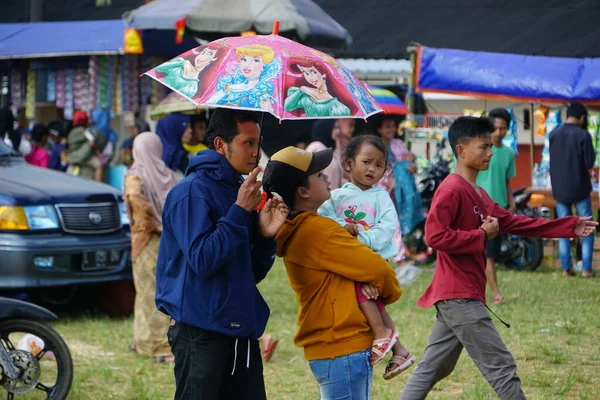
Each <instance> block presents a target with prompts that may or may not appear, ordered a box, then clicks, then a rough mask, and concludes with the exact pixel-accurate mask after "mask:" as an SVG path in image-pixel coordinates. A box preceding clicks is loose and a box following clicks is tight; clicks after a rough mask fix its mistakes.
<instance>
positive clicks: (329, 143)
mask: <svg viewBox="0 0 600 400" xmlns="http://www.w3.org/2000/svg"><path fill="white" fill-rule="evenodd" d="M334 124H335V120H334V119H322V120H319V121H317V122H315V124H314V125H313V127H312V139H313V140H314V141H315V142H321V143H323V144H324V145H325V147H331V148H332V149H335V141H334V140H333V138H332V137H331V134H332V132H333V127H334Z"/></svg>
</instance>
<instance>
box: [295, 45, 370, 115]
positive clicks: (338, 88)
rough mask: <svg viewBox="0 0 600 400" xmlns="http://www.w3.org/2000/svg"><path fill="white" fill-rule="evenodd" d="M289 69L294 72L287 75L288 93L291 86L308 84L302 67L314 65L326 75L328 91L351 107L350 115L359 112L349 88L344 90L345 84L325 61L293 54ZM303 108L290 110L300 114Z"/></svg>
mask: <svg viewBox="0 0 600 400" xmlns="http://www.w3.org/2000/svg"><path fill="white" fill-rule="evenodd" d="M287 67H288V70H289V71H290V72H291V73H292V74H293V75H290V74H287V75H286V76H285V90H284V93H287V92H288V90H289V88H291V87H301V86H305V85H306V84H307V82H306V79H304V74H303V73H302V70H300V67H302V68H311V67H313V68H314V69H316V70H317V71H319V73H320V74H321V75H325V76H326V78H325V84H326V85H327V91H328V92H329V94H330V95H331V96H332V97H335V98H336V99H338V100H339V101H340V103H342V104H343V105H345V106H346V107H348V108H349V109H350V115H355V114H356V113H357V112H358V107H357V106H356V104H355V102H354V100H353V98H352V97H351V96H350V94H349V93H348V90H344V85H343V84H341V83H339V82H337V81H336V80H335V79H334V77H333V73H332V72H331V69H330V68H329V67H328V66H327V64H325V63H323V62H322V61H320V60H317V59H314V58H311V57H306V56H292V57H290V59H289V61H288V63H287ZM302 111H303V110H301V109H297V110H294V111H290V113H291V114H294V115H297V116H300V115H301V114H302Z"/></svg>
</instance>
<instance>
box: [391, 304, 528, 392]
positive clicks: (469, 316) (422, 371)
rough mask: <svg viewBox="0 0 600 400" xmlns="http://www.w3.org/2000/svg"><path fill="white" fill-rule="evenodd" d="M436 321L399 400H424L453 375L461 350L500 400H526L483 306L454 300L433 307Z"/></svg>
mask: <svg viewBox="0 0 600 400" xmlns="http://www.w3.org/2000/svg"><path fill="white" fill-rule="evenodd" d="M436 308H437V316H436V318H437V321H436V323H435V326H434V328H433V332H431V336H430V337H429V343H428V344H427V348H426V349H425V354H423V360H422V361H421V362H420V363H419V365H418V366H417V368H416V370H415V372H414V373H413V374H412V375H411V377H410V379H409V380H408V383H407V384H406V386H405V387H404V390H403V391H402V395H401V396H400V400H417V399H424V398H426V397H427V394H428V393H429V391H430V390H431V388H432V387H433V385H435V384H436V383H437V382H439V381H441V380H442V379H444V378H445V377H447V376H448V375H450V374H451V373H452V371H453V370H454V367H455V366H456V362H457V361H458V357H460V353H461V352H462V349H463V347H464V348H466V349H467V352H468V353H469V355H470V356H471V358H472V359H473V362H474V363H475V365H477V367H478V368H479V370H480V371H481V373H482V374H483V376H484V377H485V379H487V381H488V382H489V383H490V385H492V387H493V388H494V390H495V391H496V393H497V394H498V396H499V397H500V399H502V400H509V399H510V400H518V399H525V395H524V394H523V391H522V390H521V380H520V379H519V377H518V376H517V365H516V364H515V360H514V358H513V356H512V355H511V354H510V352H509V351H508V349H507V348H506V345H505V344H504V342H503V341H502V338H501V337H500V334H499V333H498V331H497V330H496V327H495V325H494V324H493V323H492V319H491V318H490V315H489V314H488V311H487V309H486V308H485V305H484V304H483V303H482V302H480V301H476V300H470V299H455V300H448V301H440V302H438V303H437V304H436Z"/></svg>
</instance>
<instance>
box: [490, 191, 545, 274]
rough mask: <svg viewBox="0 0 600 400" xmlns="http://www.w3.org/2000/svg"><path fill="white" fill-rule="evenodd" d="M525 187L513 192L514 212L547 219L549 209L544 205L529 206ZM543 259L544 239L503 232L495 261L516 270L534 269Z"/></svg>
mask: <svg viewBox="0 0 600 400" xmlns="http://www.w3.org/2000/svg"><path fill="white" fill-rule="evenodd" d="M525 189H526V187H522V188H520V189H517V190H515V191H514V192H513V198H514V200H515V206H516V208H517V210H516V214H520V215H525V216H527V217H530V218H545V219H549V217H550V209H548V208H546V207H541V208H531V207H529V204H528V203H529V200H530V198H531V194H530V193H525ZM543 259H544V239H541V238H530V237H521V236H516V235H510V234H505V235H504V237H503V240H502V246H501V248H500V254H499V255H498V258H497V261H498V262H502V263H504V265H505V266H506V268H508V269H513V270H517V271H535V270H536V269H537V268H538V267H539V266H540V264H541V263H542V260H543Z"/></svg>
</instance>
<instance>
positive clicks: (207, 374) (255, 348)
mask: <svg viewBox="0 0 600 400" xmlns="http://www.w3.org/2000/svg"><path fill="white" fill-rule="evenodd" d="M259 135H260V128H259V125H258V117H257V115H256V113H253V112H247V111H234V110H228V109H217V110H216V111H215V112H214V114H213V116H212V118H211V120H210V123H209V126H208V132H207V136H208V144H209V148H210V149H209V150H206V151H203V152H200V153H199V154H198V155H197V156H195V157H193V158H192V159H191V160H190V165H189V167H188V169H187V172H186V175H187V176H186V177H185V179H183V180H182V181H181V182H180V183H179V184H178V185H177V186H175V187H174V188H173V189H172V190H171V192H170V193H169V195H168V196H167V199H166V201H165V206H164V211H163V233H162V237H161V242H160V248H159V254H158V262H157V270H156V275H157V276H156V278H157V285H156V306H157V307H158V309H159V310H161V311H162V312H164V313H166V314H168V315H169V316H170V317H171V318H172V323H171V327H170V328H169V331H168V339H169V344H170V346H171V349H172V351H173V354H174V356H175V380H176V393H175V399H194V400H197V399H202V400H206V399H209V400H212V399H215V400H216V399H242V398H243V399H249V400H255V399H256V400H262V399H266V393H265V386H264V380H263V374H262V373H263V367H262V360H261V354H260V349H259V344H258V340H257V339H258V338H259V337H260V336H261V335H262V334H263V331H264V329H265V326H266V323H267V319H268V317H269V308H268V306H267V304H266V303H265V301H264V300H263V298H262V296H261V294H260V293H259V291H258V289H257V287H256V285H257V284H258V283H259V282H260V281H261V280H262V279H263V278H265V276H266V274H267V272H268V271H269V269H270V268H271V266H272V264H273V260H274V257H275V240H274V239H273V237H274V235H275V233H276V232H277V230H278V229H279V228H280V227H281V225H282V224H283V222H284V221H285V219H286V216H287V212H288V210H287V208H286V206H285V205H284V204H283V203H282V202H280V201H279V200H278V199H270V200H268V201H267V202H266V204H265V205H264V207H263V208H262V209H261V210H260V212H256V211H254V210H255V209H256V208H257V206H258V204H259V203H260V201H261V198H262V197H261V192H260V186H261V182H258V181H257V180H256V177H257V175H258V173H259V172H260V169H259V168H256V165H257V158H258V157H259ZM246 174H248V178H247V179H245V180H244V179H243V178H242V177H241V176H242V175H246Z"/></svg>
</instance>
